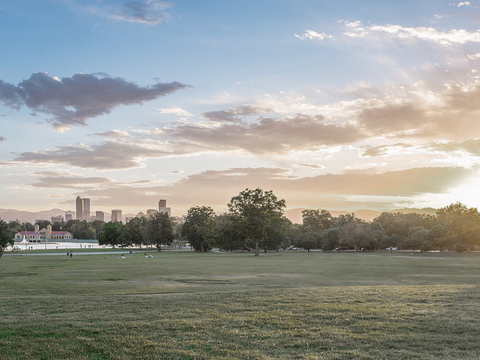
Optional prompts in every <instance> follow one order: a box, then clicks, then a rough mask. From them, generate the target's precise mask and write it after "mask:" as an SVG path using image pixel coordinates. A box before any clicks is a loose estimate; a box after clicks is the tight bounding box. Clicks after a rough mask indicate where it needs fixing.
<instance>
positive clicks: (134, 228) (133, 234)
mask: <svg viewBox="0 0 480 360" xmlns="http://www.w3.org/2000/svg"><path fill="white" fill-rule="evenodd" d="M145 222H146V219H145V218H137V217H135V218H133V219H131V220H130V221H129V222H128V223H126V224H125V225H124V226H122V233H121V234H120V237H119V238H118V243H119V244H120V245H122V246H132V245H133V244H135V245H138V244H141V243H142V236H141V233H140V228H141V226H142V225H143V224H144V223H145Z"/></svg>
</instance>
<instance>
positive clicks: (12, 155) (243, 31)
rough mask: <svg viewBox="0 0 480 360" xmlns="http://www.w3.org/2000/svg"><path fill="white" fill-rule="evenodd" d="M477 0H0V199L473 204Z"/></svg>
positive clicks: (46, 203)
mask: <svg viewBox="0 0 480 360" xmlns="http://www.w3.org/2000/svg"><path fill="white" fill-rule="evenodd" d="M479 6H480V1H468V2H463V1H462V2H461V1H457V2H449V1H440V0H425V1H422V2H417V1H413V0H406V1H402V2H378V1H371V0H366V1H362V2H359V1H354V0H345V1H337V2H322V1H317V0H303V1H300V2H299V1H293V0H275V1H273V0H264V1H256V0H255V1H254V0H246V1H242V2H240V1H220V0H212V1H207V2H201V3H199V2H196V1H193V0H173V1H169V2H164V1H160V0H148V1H147V0H139V1H129V2H127V1H123V0H102V1H97V0H86V1H79V0H45V1H42V2H38V1H34V0H18V1H15V2H3V3H0V18H1V19H2V21H0V31H1V33H2V34H3V37H2V45H3V48H4V49H8V51H4V53H3V54H2V57H1V59H0V68H1V69H2V71H1V72H0V199H1V200H0V208H4V209H18V210H25V211H30V212H36V211H40V210H46V209H52V208H63V209H66V208H69V209H72V210H73V209H75V210H76V216H78V217H80V216H81V217H82V218H83V217H89V216H90V214H93V213H94V211H103V212H105V213H107V214H110V212H111V211H112V210H113V209H122V211H123V213H124V214H125V213H137V212H138V211H139V209H143V210H141V211H146V210H149V209H154V208H157V206H156V204H157V202H158V199H172V201H171V202H172V204H173V207H172V214H171V215H173V216H180V215H184V214H186V213H187V211H188V209H189V208H190V207H192V206H211V207H212V208H213V209H214V210H215V211H217V212H222V211H224V210H225V209H226V207H227V204H228V202H229V201H230V199H231V198H232V197H234V196H236V195H238V194H239V193H240V192H241V191H243V190H244V189H246V188H251V189H252V188H257V187H259V188H262V189H264V190H272V191H273V192H274V194H275V195H276V196H277V197H278V198H281V199H285V200H286V203H287V209H294V208H315V209H318V208H322V209H328V210H334V211H355V210H360V209H370V210H374V211H380V212H382V211H390V210H393V209H401V208H425V207H433V208H440V207H444V206H447V205H448V204H450V203H453V202H456V201H460V202H462V203H464V204H466V205H467V206H469V207H477V208H478V207H480V189H479V188H478V186H477V183H478V182H479V181H480V166H479V165H478V164H479V163H480V150H479V149H480V121H478V119H479V115H480V103H478V101H477V100H476V99H477V97H478V94H479V93H480V81H479V79H480V74H479V70H480V29H479V26H478V14H479V13H480V11H479V10H480V8H479ZM32 34H34V36H32ZM77 197H78V198H80V199H89V201H87V202H82V210H81V211H78V209H77V207H76V206H77V204H75V206H74V207H72V199H75V198H77ZM153 199H156V200H153ZM173 199H174V200H173ZM169 201H170V200H169ZM88 203H91V211H93V212H90V208H88V211H87V213H88V212H90V214H88V215H87V213H84V211H85V209H86V207H88Z"/></svg>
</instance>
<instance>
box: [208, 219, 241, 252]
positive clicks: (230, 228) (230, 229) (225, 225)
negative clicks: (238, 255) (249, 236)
mask: <svg viewBox="0 0 480 360" xmlns="http://www.w3.org/2000/svg"><path fill="white" fill-rule="evenodd" d="M214 222H215V231H214V233H215V236H214V238H215V241H214V245H215V246H217V247H219V248H221V249H224V250H230V251H233V250H236V249H242V248H243V234H242V231H241V228H240V226H238V225H239V224H240V222H239V221H238V220H237V219H236V218H235V215H231V214H222V215H219V216H216V217H215V218H214Z"/></svg>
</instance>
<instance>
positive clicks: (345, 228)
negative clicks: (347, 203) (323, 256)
mask: <svg viewBox="0 0 480 360" xmlns="http://www.w3.org/2000/svg"><path fill="white" fill-rule="evenodd" d="M337 224H338V226H339V227H340V233H339V236H338V237H339V240H340V245H342V246H347V247H350V248H352V247H353V248H354V249H355V251H358V250H359V248H360V241H361V240H362V239H363V235H364V234H363V233H365V232H366V231H368V227H367V224H366V223H365V222H364V221H363V220H360V219H358V218H356V217H355V214H347V215H340V216H339V217H338V220H337Z"/></svg>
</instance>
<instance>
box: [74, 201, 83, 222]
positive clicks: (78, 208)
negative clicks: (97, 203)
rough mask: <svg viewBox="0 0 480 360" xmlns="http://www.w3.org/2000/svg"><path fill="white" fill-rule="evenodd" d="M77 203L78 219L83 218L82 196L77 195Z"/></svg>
mask: <svg viewBox="0 0 480 360" xmlns="http://www.w3.org/2000/svg"><path fill="white" fill-rule="evenodd" d="M75 205H76V209H75V210H76V213H77V220H80V221H81V220H83V201H82V198H81V197H80V196H77V200H76V201H75Z"/></svg>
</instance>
